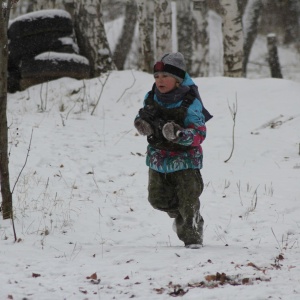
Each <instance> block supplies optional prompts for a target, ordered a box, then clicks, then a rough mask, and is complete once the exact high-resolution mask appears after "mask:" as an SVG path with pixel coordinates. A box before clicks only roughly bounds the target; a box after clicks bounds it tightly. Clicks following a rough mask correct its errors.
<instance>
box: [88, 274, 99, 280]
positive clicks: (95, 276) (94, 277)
mask: <svg viewBox="0 0 300 300" xmlns="http://www.w3.org/2000/svg"><path fill="white" fill-rule="evenodd" d="M86 279H93V280H96V279H98V276H97V273H93V274H92V275H91V276H87V277H86Z"/></svg>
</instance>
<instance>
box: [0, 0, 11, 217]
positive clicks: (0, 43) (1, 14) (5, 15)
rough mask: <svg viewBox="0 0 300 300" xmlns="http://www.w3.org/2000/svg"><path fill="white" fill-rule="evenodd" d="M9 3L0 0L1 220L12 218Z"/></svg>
mask: <svg viewBox="0 0 300 300" xmlns="http://www.w3.org/2000/svg"><path fill="white" fill-rule="evenodd" d="M9 11H10V1H8V8H7V9H5V10H4V9H3V1H2V0H0V185H1V196H2V204H1V206H2V215H3V219H9V218H12V216H13V211H12V194H11V191H10V182H9V167H8V150H7V149H8V135H7V116H6V107H7V61H8V50H7V49H8V40H7V24H8V19H9Z"/></svg>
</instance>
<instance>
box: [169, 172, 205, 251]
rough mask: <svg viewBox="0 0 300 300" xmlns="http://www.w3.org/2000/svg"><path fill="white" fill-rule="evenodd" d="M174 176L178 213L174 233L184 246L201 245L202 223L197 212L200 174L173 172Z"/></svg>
mask: <svg viewBox="0 0 300 300" xmlns="http://www.w3.org/2000/svg"><path fill="white" fill-rule="evenodd" d="M174 175H175V176H176V177H175V178H174V179H175V180H176V192H177V196H178V199H179V204H178V210H179V213H180V214H179V215H178V216H177V217H176V219H175V225H176V233H177V235H178V237H179V239H180V240H182V241H183V242H184V243H185V245H191V244H202V242H203V224H204V221H203V218H202V216H201V215H200V212H199V209H200V201H199V196H200V195H201V193H202V191H203V180H202V177H201V173H200V171H199V170H193V169H188V170H184V171H179V172H175V173H174Z"/></svg>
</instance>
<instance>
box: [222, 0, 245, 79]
mask: <svg viewBox="0 0 300 300" xmlns="http://www.w3.org/2000/svg"><path fill="white" fill-rule="evenodd" d="M220 3H221V6H222V20H223V25H222V32H223V51H224V53H223V66H224V71H223V74H224V76H228V77H242V75H243V30H242V20H241V15H240V12H239V9H238V5H237V0H220Z"/></svg>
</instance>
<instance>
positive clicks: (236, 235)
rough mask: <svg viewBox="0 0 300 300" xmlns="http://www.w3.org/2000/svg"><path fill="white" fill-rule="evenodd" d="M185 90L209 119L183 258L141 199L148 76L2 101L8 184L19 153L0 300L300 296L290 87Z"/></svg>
mask: <svg viewBox="0 0 300 300" xmlns="http://www.w3.org/2000/svg"><path fill="white" fill-rule="evenodd" d="M195 81H196V83H197V84H198V86H199V90H200V93H201V96H202V98H203V100H204V103H205V105H206V107H207V109H208V110H209V111H210V112H211V113H212V114H213V115H214V118H213V119H212V120H211V121H209V122H208V123H207V139H206V140H205V141H204V143H203V149H204V168H203V170H202V176H203V178H204V181H205V190H204V192H203V194H202V196H201V213H202V215H203V217H204V220H205V229H204V247H203V248H202V249H200V250H191V249H185V248H184V247H183V244H182V243H181V242H180V241H179V240H178V239H177V236H176V234H175V233H174V232H173V230H172V219H169V218H168V217H167V215H166V214H164V213H162V212H159V211H155V210H154V209H152V208H151V207H150V205H149V204H148V201H147V168H146V166H145V150H146V140H145V138H144V137H142V136H139V135H138V134H137V133H136V130H135V129H134V128H133V119H134V117H135V115H136V113H137V111H138V109H139V108H140V107H141V105H142V100H143V97H144V94H145V93H146V92H147V91H148V90H149V89H150V87H151V86H152V83H153V78H152V76H151V75H149V74H145V73H142V72H137V71H123V72H113V73H112V74H111V75H110V76H109V77H108V79H107V81H106V78H105V77H103V78H100V79H99V78H96V79H93V80H85V81H77V80H73V79H67V78H64V79H60V80H57V81H53V82H50V83H49V84H48V85H46V84H44V85H38V86H34V87H32V88H30V89H28V90H26V91H24V92H19V93H16V94H11V95H9V99H8V119H9V122H8V123H9V138H10V173H11V183H12V187H13V186H14V183H15V182H16V179H17V177H18V175H19V174H20V171H21V169H22V167H23V166H24V163H25V159H26V156H27V154H28V155H29V156H28V161H27V163H26V165H25V168H24V170H23V172H22V173H21V176H20V179H19V181H18V182H17V185H16V187H15V189H14V193H13V199H14V207H15V216H16V220H15V225H16V233H17V237H18V239H19V241H18V243H14V237H13V230H12V225H11V221H9V220H6V221H3V220H2V219H1V220H0V237H1V240H0V243H1V255H0V263H1V271H0V279H1V282H2V285H1V289H0V298H1V299H34V300H35V299H39V300H41V299H42V300H44V299H45V300H52V299H68V300H69V299H82V300H83V299H101V300H102V299H104V300H106V299H130V298H135V299H147V300H148V299H151V300H156V299H170V298H172V296H173V297H175V296H182V297H183V299H188V300H192V299H197V300H199V299H246V300H248V299H249V300H250V299H253V300H254V299H255V300H257V299H288V300H291V299H293V300H296V299H300V289H299V278H300V270H299V262H300V258H299V257H300V255H299V254H300V248H299V226H300V223H299V214H300V204H299V200H300V188H299V176H300V155H299V143H300V133H299V128H300V109H299V108H300V98H299V95H300V84H299V83H296V82H292V81H288V80H275V79H259V80H254V79H230V78H221V77H218V78H197V79H195ZM235 101H237V118H236V128H235V148H234V151H233V156H232V158H231V159H230V160H229V162H227V163H224V160H226V159H227V158H228V156H229V154H230V152H231V147H232V126H233V120H232V118H231V115H230V110H229V107H231V108H232V107H233V105H234V103H235ZM97 102H98V104H97V106H96V107H95V104H96V103H97ZM92 112H93V114H92V115H91V113H92ZM31 135H32V141H31V143H30V139H31ZM29 147H30V148H29ZM217 273H220V274H222V273H224V274H223V275H220V276H219V275H218V276H216V275H217ZM225 274H226V275H225Z"/></svg>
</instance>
